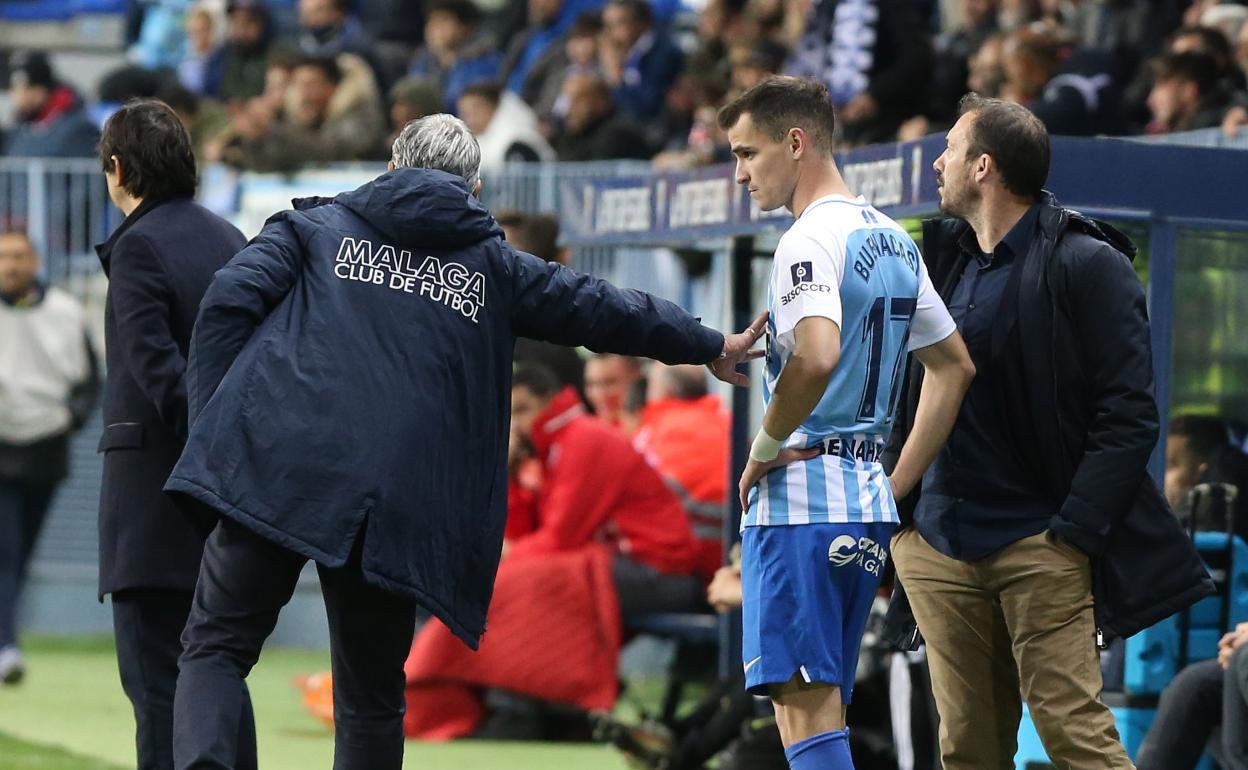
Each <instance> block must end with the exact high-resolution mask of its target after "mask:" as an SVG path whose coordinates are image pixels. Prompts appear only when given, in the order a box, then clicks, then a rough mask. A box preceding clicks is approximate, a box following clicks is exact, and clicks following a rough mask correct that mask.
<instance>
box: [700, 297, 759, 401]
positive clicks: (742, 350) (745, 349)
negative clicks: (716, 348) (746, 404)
mask: <svg viewBox="0 0 1248 770" xmlns="http://www.w3.org/2000/svg"><path fill="white" fill-rule="evenodd" d="M766 325H767V311H766V310H764V311H763V312H762V313H761V314H760V315H759V316H758V318H755V319H754V323H752V324H750V326H749V328H748V329H746V330H745V331H743V332H741V333H740V334H725V335H724V352H722V353H720V354H719V358H717V359H715V360H714V361H712V362H710V363H709V364H707V365H706V368H708V369H710V370H711V374H713V375H715V377H716V378H718V379H720V380H723V381H724V382H727V383H729V384H731V385H740V386H742V387H744V386H746V385H749V384H750V378H749V375H746V374H744V373H742V372H738V371H737V367H738V366H740V365H741V364H743V363H745V362H746V361H753V360H754V359H756V358H762V357H763V356H764V355H766V354H767V351H765V350H763V349H762V348H759V349H758V350H750V348H751V347H752V346H753V345H754V343H755V342H757V341H758V338H759V337H761V336H762V335H763V327H765V326H766Z"/></svg>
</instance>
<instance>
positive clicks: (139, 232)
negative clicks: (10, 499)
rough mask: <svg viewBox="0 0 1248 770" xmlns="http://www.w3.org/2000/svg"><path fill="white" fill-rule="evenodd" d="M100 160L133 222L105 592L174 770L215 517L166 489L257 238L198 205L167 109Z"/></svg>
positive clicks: (107, 511)
mask: <svg viewBox="0 0 1248 770" xmlns="http://www.w3.org/2000/svg"><path fill="white" fill-rule="evenodd" d="M100 156H101V161H102V162H103V165H104V168H105V174H106V177H107V180H108V188H109V195H110V196H111V198H112V199H113V202H114V203H116V204H117V206H118V208H120V209H121V210H122V211H123V212H124V213H125V214H126V219H125V221H123V222H122V223H121V225H120V226H119V227H118V228H117V230H116V231H115V232H114V233H113V234H112V236H111V237H110V238H109V239H108V240H107V241H106V242H105V243H103V244H101V245H99V246H97V247H96V250H97V252H98V254H99V257H100V262H101V264H102V265H103V266H104V273H105V274H106V275H107V276H108V301H107V304H106V306H105V310H104V335H105V343H106V344H105V349H106V354H107V378H106V381H105V387H104V433H103V435H102V436H101V437H100V444H99V451H101V452H103V453H104V473H103V479H102V480H101V487H100V521H99V527H100V596H101V598H103V596H104V595H105V594H111V599H112V607H113V626H114V633H115V636H116V642H117V663H118V667H119V669H120V673H121V682H122V686H123V688H124V689H125V692H126V695H127V696H128V697H129V699H130V701H131V703H132V705H133V706H134V713H135V720H136V724H137V740H136V743H137V754H138V767H139V768H140V769H141V770H168V769H169V768H172V767H173V693H174V686H175V684H176V683H177V675H178V668H177V664H178V656H179V655H180V654H181V652H182V643H181V634H182V628H183V627H184V626H185V625H186V618H187V615H188V614H189V613H190V609H191V595H192V594H191V592H192V590H193V589H194V588H195V579H196V576H197V575H198V574H199V561H200V556H201V554H202V553H203V549H204V539H205V538H206V537H207V535H208V532H209V531H211V529H212V527H213V525H214V523H215V517H214V516H212V515H211V514H208V515H203V512H200V513H199V514H198V515H197V514H193V513H191V512H189V511H186V510H183V509H180V508H178V507H177V506H175V504H174V501H173V500H172V499H171V498H170V497H169V496H168V495H166V494H165V493H164V492H163V491H162V490H161V488H162V487H163V486H164V483H165V480H166V479H167V478H168V476H169V472H170V471H171V470H172V469H173V465H174V463H175V462H177V459H178V456H179V455H180V454H181V452H182V444H183V442H185V441H186V366H187V363H186V358H187V354H188V351H189V349H190V342H191V329H192V327H193V326H194V323H195V315H196V312H197V310H198V309H199V301H200V298H201V297H203V295H204V290H205V289H207V288H208V284H209V282H210V281H211V280H212V275H213V273H214V272H215V271H216V270H217V269H218V268H220V267H221V266H222V265H224V264H225V263H226V262H227V261H228V260H229V259H230V257H232V256H233V255H234V254H235V253H237V251H238V250H239V249H240V248H242V247H243V245H245V243H246V239H244V238H243V235H242V233H240V232H239V231H238V230H237V229H236V228H235V227H233V226H232V225H231V224H230V223H229V222H226V221H225V220H223V219H221V218H220V217H218V216H216V215H215V214H213V213H212V212H210V211H208V210H206V209H204V208H203V207H201V206H199V205H197V204H196V203H195V202H194V201H193V200H191V196H192V195H194V192H195V158H194V156H193V155H192V153H191V144H190V138H189V137H188V136H187V134H186V130H185V129H184V128H183V127H182V123H181V122H180V121H179V120H178V117H177V115H176V114H174V112H173V110H171V109H169V107H167V106H166V105H164V104H163V103H160V102H155V101H145V102H135V103H131V104H127V105H126V106H125V107H123V108H121V110H119V111H118V112H117V113H115V114H114V115H113V116H112V117H111V118H110V119H109V121H108V123H107V125H105V127H104V136H103V138H102V139H101V141H100ZM243 713H244V714H245V716H244V717H243V723H244V726H243V729H244V730H245V731H246V732H247V733H248V734H249V735H250V736H251V737H249V738H246V739H245V743H246V745H247V746H248V748H247V749H246V750H245V751H246V754H247V755H248V757H249V760H248V763H247V764H246V765H243V766H251V767H254V766H255V740H254V727H252V720H251V714H250V708H249V707H248V706H246V704H245V701H244V706H243ZM237 721H238V720H237V719H236V720H235V722H236V723H237Z"/></svg>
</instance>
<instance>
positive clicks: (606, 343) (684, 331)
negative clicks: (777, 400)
mask: <svg viewBox="0 0 1248 770" xmlns="http://www.w3.org/2000/svg"><path fill="white" fill-rule="evenodd" d="M503 255H504V257H510V259H511V266H512V270H513V273H512V277H513V279H514V280H513V281H512V286H513V287H514V291H515V295H514V297H513V302H512V328H513V329H514V330H515V332H516V334H517V335H519V336H522V337H531V338H533V339H539V340H546V341H548V342H554V343H556V344H559V345H569V346H583V347H587V348H589V349H590V350H592V351H594V352H597V353H619V354H622V355H630V356H643V357H645V358H653V359H656V360H658V361H662V362H663V363H665V364H713V366H711V371H712V372H714V374H715V376H716V377H719V378H720V379H721V380H724V381H725V382H731V383H734V384H737V385H745V384H746V383H748V379H747V378H746V377H745V375H743V374H740V373H739V372H736V371H735V369H736V365H737V364H739V363H741V362H742V361H745V360H747V359H748V358H757V357H758V356H760V355H762V351H756V352H754V353H750V351H749V349H750V346H751V345H753V344H754V341H755V340H757V339H758V337H759V335H760V334H761V331H762V328H763V325H764V324H765V323H766V321H767V316H766V314H765V313H764V314H763V315H761V316H759V317H758V318H757V319H755V320H754V323H752V324H751V325H750V327H749V328H748V329H746V330H745V331H744V332H742V333H740V334H729V335H724V334H721V333H720V332H717V331H715V330H714V329H712V328H710V327H708V326H703V325H702V323H701V322H700V321H699V320H698V319H697V318H694V317H693V316H691V315H689V313H687V312H685V310H683V309H682V308H681V307H679V306H678V305H676V304H674V303H671V302H668V301H667V300H665V299H661V298H659V297H655V296H654V295H652V294H647V293H646V292H644V291H637V290H635V289H620V288H617V287H616V286H613V285H611V284H610V283H608V282H606V281H604V280H602V279H601V278H595V277H593V276H591V275H585V274H584V273H579V272H577V271H575V270H572V269H571V268H567V267H564V266H562V265H559V264H556V263H553V262H545V261H543V260H540V259H538V258H537V257H534V256H532V255H530V254H525V253H524V252H519V251H515V250H513V249H512V248H511V247H510V246H504V247H503Z"/></svg>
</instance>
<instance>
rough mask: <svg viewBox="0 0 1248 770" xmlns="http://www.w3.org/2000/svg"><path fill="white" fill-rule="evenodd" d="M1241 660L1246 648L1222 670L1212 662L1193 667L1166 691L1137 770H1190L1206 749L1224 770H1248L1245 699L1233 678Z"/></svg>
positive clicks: (1247, 697)
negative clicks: (1210, 751)
mask: <svg viewBox="0 0 1248 770" xmlns="http://www.w3.org/2000/svg"><path fill="white" fill-rule="evenodd" d="M1245 655H1248V648H1243V647H1241V648H1240V649H1239V650H1236V652H1235V656H1234V658H1233V659H1232V665H1231V666H1230V667H1229V668H1227V669H1223V668H1222V667H1221V666H1220V665H1218V662H1217V661H1216V660H1205V661H1201V662H1200V663H1193V664H1192V665H1190V666H1188V667H1187V668H1185V669H1183V670H1182V671H1180V672H1179V673H1178V675H1177V676H1175V677H1174V679H1173V680H1172V681H1171V682H1170V684H1168V685H1166V689H1165V690H1163V691H1162V693H1161V702H1160V703H1158V704H1157V717H1156V718H1155V719H1154V720H1153V725H1152V727H1150V728H1149V730H1148V735H1147V736H1145V738H1144V743H1143V744H1141V745H1140V750H1139V755H1138V757H1137V759H1136V763H1135V764H1136V767H1137V768H1139V770H1191V768H1194V767H1196V763H1197V762H1199V761H1200V757H1201V755H1202V754H1204V752H1205V749H1206V748H1209V749H1211V750H1212V753H1213V755H1214V758H1215V759H1216V760H1217V762H1218V764H1219V765H1221V766H1222V767H1223V768H1224V770H1248V694H1246V693H1245V692H1244V686H1243V684H1242V683H1241V682H1240V681H1239V676H1238V672H1239V670H1240V666H1241V665H1243V661H1242V660H1240V659H1241V658H1243V656H1245ZM1219 728H1220V729H1219ZM1211 739H1213V740H1211Z"/></svg>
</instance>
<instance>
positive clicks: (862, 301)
mask: <svg viewBox="0 0 1248 770" xmlns="http://www.w3.org/2000/svg"><path fill="white" fill-rule="evenodd" d="M767 307H768V309H769V310H770V311H771V317H770V319H769V320H768V322H767V327H768V328H767V332H768V334H767V372H766V381H765V382H764V385H763V399H764V401H765V402H766V403H770V402H771V394H772V392H773V391H774V389H775V387H776V382H777V380H779V379H780V374H781V373H782V372H783V371H784V367H785V364H786V363H787V362H788V360H789V356H790V355H792V353H793V348H794V345H795V339H794V330H795V329H796V327H797V324H798V322H799V321H801V320H802V319H803V318H811V317H821V318H827V319H830V320H831V321H833V322H834V323H836V324H837V325H838V326H839V327H840V329H841V356H840V360H839V362H838V363H837V365H836V369H835V370H834V372H833V374H832V379H831V381H829V383H828V388H827V391H826V392H825V393H824V394H823V398H821V399H820V400H819V403H818V405H816V406H815V409H814V411H812V412H811V414H810V416H809V417H807V418H806V420H805V421H804V422H802V424H801V425H800V426H799V427H798V428H797V430H796V431H794V432H793V434H792V435H791V436H789V438H788V439H787V440H786V441H785V446H786V447H794V448H798V449H807V448H811V447H816V446H818V447H821V448H822V449H823V453H822V454H821V455H819V456H817V457H815V458H814V459H812V460H809V461H806V462H798V463H792V464H790V465H788V466H785V467H782V468H777V469H775V470H773V471H771V472H770V473H768V474H767V476H766V477H764V478H763V479H762V481H761V482H760V483H759V485H758V486H756V487H755V488H754V490H753V491H752V492H751V493H750V498H749V502H750V505H749V510H748V511H747V513H746V515H745V517H744V519H743V520H742V524H741V526H742V527H750V526H764V525H779V524H808V523H822V522H831V523H854V524H857V523H866V524H869V523H873V522H896V521H897V520H898V519H897V504H896V502H895V501H894V500H893V494H892V490H890V489H889V488H888V480H887V477H886V474H885V473H884V469H883V467H882V466H881V465H880V463H879V454H880V450H882V449H883V447H884V441H885V440H886V439H887V438H888V434H889V432H890V430H891V429H892V424H893V413H894V411H895V409H896V406H897V398H898V392H899V390H900V384H901V379H902V376H903V375H904V368H905V365H906V353H907V352H908V351H910V350H917V349H918V348H923V347H927V346H928V345H934V344H935V343H937V342H940V341H941V340H943V339H945V338H946V337H948V336H949V335H950V334H953V332H954V330H955V329H956V326H955V325H954V322H953V319H952V318H951V317H950V315H949V311H948V310H946V309H945V305H944V303H943V302H942V301H941V299H940V297H939V295H937V293H936V290H935V289H934V288H933V287H932V282H931V279H929V278H928V276H927V268H926V266H925V265H924V264H923V259H922V258H921V257H920V255H919V248H918V246H916V245H915V243H914V240H913V239H912V238H911V237H910V235H909V234H908V233H906V231H905V230H903V229H902V228H901V227H900V226H899V225H898V224H897V223H896V222H894V221H893V220H891V219H889V218H888V217H886V216H885V215H883V214H881V213H880V212H879V211H877V210H876V209H875V208H873V207H872V206H871V205H870V204H869V203H867V202H866V201H865V200H864V199H863V198H861V197H860V198H857V199H852V198H846V197H845V196H842V195H828V196H825V197H823V198H820V199H818V200H817V201H815V202H814V203H812V204H810V206H808V207H807V208H806V210H805V211H804V212H803V213H802V216H801V217H800V218H799V219H798V220H797V221H796V222H794V223H793V226H792V227H791V228H789V230H788V232H786V233H785V234H784V237H782V238H781V239H780V243H779V245H778V246H777V247H776V256H775V260H774V262H773V263H772V270H771V279H770V284H769V287H768V292H767Z"/></svg>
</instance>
